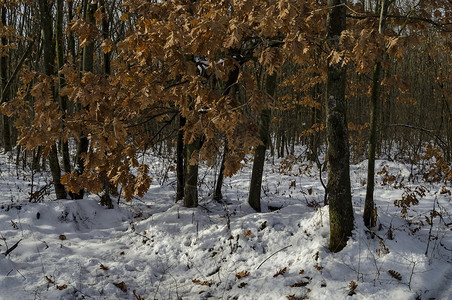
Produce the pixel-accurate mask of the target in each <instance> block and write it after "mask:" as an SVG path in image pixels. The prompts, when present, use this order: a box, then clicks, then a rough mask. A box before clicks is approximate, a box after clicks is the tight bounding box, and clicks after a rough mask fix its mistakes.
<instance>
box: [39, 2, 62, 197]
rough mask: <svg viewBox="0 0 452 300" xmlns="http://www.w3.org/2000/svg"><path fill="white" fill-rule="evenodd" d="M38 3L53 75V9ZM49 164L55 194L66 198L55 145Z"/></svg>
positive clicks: (46, 63)
mask: <svg viewBox="0 0 452 300" xmlns="http://www.w3.org/2000/svg"><path fill="white" fill-rule="evenodd" d="M38 4H39V15H40V21H41V29H42V37H43V45H44V71H45V74H46V75H49V76H52V75H55V67H54V63H55V61H54V59H55V46H54V45H55V43H54V42H53V26H52V9H51V7H50V6H49V2H48V1H46V0H39V2H38ZM49 165H50V172H51V173H52V179H53V185H54V187H55V195H56V197H57V199H65V198H66V190H65V188H64V186H63V185H62V184H61V168H60V163H59V162H58V152H57V150H56V146H55V145H53V146H52V149H51V151H50V154H49Z"/></svg>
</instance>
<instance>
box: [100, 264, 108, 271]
mask: <svg viewBox="0 0 452 300" xmlns="http://www.w3.org/2000/svg"><path fill="white" fill-rule="evenodd" d="M99 268H100V269H101V270H104V271H108V270H110V268H109V267H106V266H104V265H103V264H100V266H99Z"/></svg>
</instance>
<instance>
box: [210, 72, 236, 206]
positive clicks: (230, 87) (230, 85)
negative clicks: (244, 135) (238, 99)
mask: <svg viewBox="0 0 452 300" xmlns="http://www.w3.org/2000/svg"><path fill="white" fill-rule="evenodd" d="M239 73H240V69H239V68H238V67H236V68H234V69H233V70H232V71H230V72H229V74H228V80H227V82H226V89H225V90H224V91H223V96H226V95H229V94H235V93H236V92H237V90H236V88H235V87H234V83H235V82H236V81H237V79H238V77H239ZM228 151H229V147H228V141H227V139H226V138H225V140H224V148H223V157H222V158H221V166H220V173H219V174H218V179H217V184H216V186H215V193H214V195H213V199H214V200H216V201H219V200H221V199H223V194H222V192H221V189H222V188H223V179H224V170H225V163H226V157H227V155H228Z"/></svg>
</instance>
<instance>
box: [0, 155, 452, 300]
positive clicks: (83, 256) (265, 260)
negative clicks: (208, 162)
mask: <svg viewBox="0 0 452 300" xmlns="http://www.w3.org/2000/svg"><path fill="white" fill-rule="evenodd" d="M149 161H150V162H152V168H151V169H152V172H153V173H154V174H153V176H154V178H155V180H154V183H153V185H152V187H151V189H150V190H149V192H148V193H147V194H146V196H145V197H144V198H142V199H135V200H133V201H132V202H129V203H124V202H122V200H121V203H120V205H119V206H118V205H116V207H115V209H112V210H109V209H106V208H104V207H102V206H99V204H98V197H97V196H96V195H90V196H89V197H88V198H87V199H85V200H78V201H73V200H55V199H54V198H53V194H49V195H46V196H45V197H44V201H43V202H40V203H31V202H29V201H28V199H29V192H30V190H31V173H30V171H29V169H28V168H25V171H24V170H22V169H21V168H16V166H15V164H13V162H12V158H10V157H7V156H4V155H2V156H0V170H1V173H0V193H1V195H0V234H1V235H0V253H5V252H7V251H8V249H11V247H13V246H14V245H15V243H17V242H18V241H19V240H20V242H19V244H18V245H17V247H16V248H15V249H14V250H12V251H10V253H9V254H8V255H7V256H5V255H4V254H0V291H1V293H0V299H308V298H309V299H394V300H396V299H452V297H451V295H452V288H451V283H452V267H451V262H452V253H451V250H452V238H451V229H450V226H451V222H452V221H451V215H450V212H451V211H452V210H451V208H452V207H451V198H452V197H451V196H450V195H448V194H440V190H441V185H439V184H438V185H436V184H435V185H432V184H428V183H425V182H421V181H419V182H418V181H415V182H414V183H413V182H409V181H408V176H409V174H410V170H411V168H410V167H409V166H406V165H404V164H401V163H396V162H389V161H378V162H377V165H376V169H377V171H379V170H381V169H382V168H383V166H386V170H387V171H388V172H389V173H390V174H393V175H395V176H396V177H397V178H398V180H399V181H400V180H401V178H405V179H404V182H403V184H404V185H406V186H409V187H410V188H412V189H414V187H415V186H420V185H423V186H425V187H426V188H427V190H428V192H427V193H426V196H425V197H423V198H421V199H420V203H419V205H417V206H412V207H410V208H409V210H408V213H407V216H406V218H402V217H401V213H400V208H398V207H395V206H394V200H400V199H401V196H402V194H403V192H404V189H403V188H398V187H397V186H396V185H395V184H393V183H389V184H386V185H382V182H383V178H382V176H383V175H378V176H377V178H376V191H375V199H376V203H377V206H378V212H379V218H378V225H380V224H381V226H379V227H380V228H377V229H378V230H376V232H375V233H376V235H378V237H374V238H373V239H372V238H371V236H370V235H369V233H368V232H367V229H366V227H365V226H364V224H363V222H362V211H363V206H364V197H365V188H366V186H365V184H363V181H364V180H365V179H366V172H367V162H362V163H360V164H358V165H354V166H352V167H351V182H352V188H353V204H354V211H355V230H354V232H353V237H352V238H351V239H350V240H349V242H348V244H347V246H346V248H345V249H344V250H342V251H341V252H339V253H335V254H333V253H331V252H330V251H329V250H328V235H329V226H328V207H327V206H326V207H325V206H323V195H324V191H323V188H322V186H321V184H320V181H319V179H318V170H317V169H316V168H315V167H312V168H311V167H310V166H309V165H307V164H306V163H305V164H304V165H303V164H302V163H299V164H298V165H296V166H294V167H293V168H292V169H289V170H287V169H286V170H285V172H284V174H282V173H281V172H279V169H280V166H281V164H280V161H279V160H278V161H275V163H274V164H271V160H269V161H267V164H266V172H265V175H264V180H263V193H262V206H263V209H264V212H262V213H256V212H254V211H253V210H252V209H251V208H250V207H249V205H248V204H247V190H248V184H249V178H250V174H251V170H250V169H251V163H250V162H247V163H246V166H245V167H244V168H243V170H241V171H240V173H239V174H237V175H235V176H233V177H232V178H226V179H225V183H224V188H223V195H224V197H225V198H224V202H223V203H217V202H215V201H212V200H211V195H209V194H210V193H211V192H212V190H213V186H214V184H213V183H214V179H215V176H214V175H215V174H214V173H215V171H216V169H215V168H209V167H203V168H202V169H201V170H200V206H199V207H198V208H194V209H188V208H184V207H183V206H182V204H181V203H174V198H175V191H174V190H175V186H174V185H175V174H174V173H173V172H171V171H170V170H171V168H168V165H169V163H168V161H167V160H166V161H165V160H163V159H160V160H157V159H156V158H153V159H152V160H149ZM157 161H158V163H157ZM299 170H302V172H301V174H299V173H300V172H299ZM303 170H305V171H303ZM33 177H34V178H33V188H34V191H36V190H37V189H38V188H39V187H42V186H43V185H45V184H46V182H50V178H49V175H48V174H46V173H42V174H35V175H34V176H33ZM324 178H325V176H324ZM293 182H295V183H293ZM448 189H449V190H451V187H450V183H449V187H448ZM434 201H436V202H435V209H436V211H438V212H440V214H441V216H436V217H435V218H434V219H433V226H432V227H431V229H432V230H431V233H430V243H429V246H428V247H429V249H428V251H427V255H425V252H426V249H427V242H428V239H429V230H430V225H429V224H428V223H427V222H426V219H425V216H427V217H429V218H430V212H431V210H432V209H433V202H434ZM268 205H270V206H272V207H281V209H279V210H275V211H270V210H269V209H268V208H267V207H268ZM391 232H392V235H393V239H392V240H391V239H389V237H390V233H391ZM283 268H286V269H285V272H283V271H281V270H282V269H283ZM389 270H394V271H395V272H397V273H400V275H401V277H402V278H401V280H400V281H399V280H397V279H395V278H393V277H392V276H391V275H390V274H389V273H388V271H389ZM279 271H281V272H280V273H281V274H280V275H278V276H276V277H275V275H277V273H278V272H279ZM248 273H249V274H248ZM245 275H246V276H245ZM351 281H354V282H355V283H356V284H357V287H356V289H355V290H354V292H355V294H354V295H349V293H350V288H349V286H350V282H351ZM122 282H123V283H125V286H124V285H121V283H122ZM115 284H116V285H115ZM297 285H298V287H297ZM291 286H293V287H291ZM121 287H122V288H123V289H124V291H123V290H121ZM125 287H126V288H127V289H125ZM350 294H351V293H350ZM292 295H293V298H290V296H292Z"/></svg>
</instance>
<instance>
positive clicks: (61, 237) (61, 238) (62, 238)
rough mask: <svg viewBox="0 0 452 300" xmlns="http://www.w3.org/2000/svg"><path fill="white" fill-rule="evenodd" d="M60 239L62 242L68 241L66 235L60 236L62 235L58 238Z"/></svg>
mask: <svg viewBox="0 0 452 300" xmlns="http://www.w3.org/2000/svg"><path fill="white" fill-rule="evenodd" d="M58 238H59V239H60V240H62V241H64V240H66V239H67V237H66V236H65V235H64V234H60V235H59V236H58Z"/></svg>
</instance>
